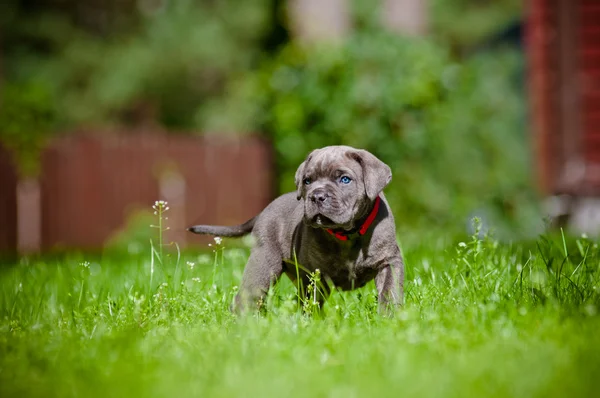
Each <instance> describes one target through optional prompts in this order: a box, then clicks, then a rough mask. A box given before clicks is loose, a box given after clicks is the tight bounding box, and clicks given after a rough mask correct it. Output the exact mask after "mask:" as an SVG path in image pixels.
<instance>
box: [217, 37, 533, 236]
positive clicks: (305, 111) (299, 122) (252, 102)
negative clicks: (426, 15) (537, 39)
mask: <svg viewBox="0 0 600 398" xmlns="http://www.w3.org/2000/svg"><path fill="white" fill-rule="evenodd" d="M521 62H522V59H521V56H520V55H519V54H517V53H515V52H513V51H504V52H500V53H494V54H490V55H481V56H477V57H473V58H471V59H468V60H466V61H465V62H463V63H458V62H456V61H453V60H452V59H451V58H450V57H449V55H448V54H447V52H446V51H444V50H443V49H442V48H441V47H439V46H437V45H435V44H433V43H432V42H431V41H429V40H427V39H415V38H402V37H398V36H396V35H393V34H389V33H385V32H381V31H366V32H359V33H357V34H356V35H355V36H353V37H351V38H350V39H349V40H347V41H346V42H345V43H344V44H343V45H340V46H331V47H300V46H297V45H294V44H291V45H289V46H288V47H286V48H284V49H283V51H282V52H281V53H280V54H279V56H278V57H277V58H276V59H275V60H274V61H273V62H270V63H268V64H267V65H265V66H264V67H263V68H262V69H261V70H260V71H258V72H257V73H255V74H253V75H251V76H249V77H247V78H246V80H240V81H237V82H236V83H235V84H234V86H233V88H232V91H234V92H237V94H238V95H237V97H236V96H233V97H231V98H230V99H229V101H228V102H227V103H225V104H224V105H223V106H222V107H221V109H222V111H224V112H225V111H227V110H231V109H233V110H234V111H230V112H229V113H227V117H228V121H229V122H230V123H232V124H234V125H235V127H236V128H237V129H250V130H255V129H258V130H263V131H267V132H268V133H269V134H270V135H271V137H272V138H273V141H274V144H275V150H276V154H277V161H278V166H279V170H280V189H281V191H288V190H292V189H293V188H294V187H293V181H294V178H293V176H294V172H295V169H296V167H297V165H298V164H300V162H301V161H302V160H303V159H304V157H305V156H306V155H307V153H308V152H309V151H310V150H312V149H314V148H318V147H322V146H325V145H334V144H348V145H352V146H356V147H360V148H365V149H367V150H370V151H372V152H373V153H375V154H376V155H377V156H379V157H380V158H381V159H382V160H384V161H385V162H386V163H388V164H389V165H390V166H391V167H392V171H393V175H394V177H393V181H392V184H391V185H390V187H389V188H388V189H387V190H386V194H387V195H388V197H389V198H391V200H392V202H393V206H394V208H395V209H397V211H398V212H399V213H398V218H399V219H400V220H402V222H403V223H406V222H408V223H414V222H415V221H416V220H424V221H425V222H426V223H432V222H434V223H437V224H440V225H458V224H460V223H461V221H460V220H464V218H463V217H465V216H466V214H467V213H468V212H470V211H474V210H481V211H485V212H486V213H490V214H491V215H490V217H493V216H495V215H502V216H508V218H509V219H513V220H516V219H523V217H524V214H533V213H531V207H530V206H529V204H530V203H531V202H530V201H531V199H532V195H531V193H530V188H529V187H530V185H531V181H530V175H529V170H530V167H529V165H528V163H527V159H528V158H529V150H528V147H527V141H526V139H525V134H524V123H523V120H524V109H525V105H524V101H523V96H522V92H521V89H520V87H518V81H517V78H518V72H519V70H520V67H521ZM528 221H529V220H528Z"/></svg>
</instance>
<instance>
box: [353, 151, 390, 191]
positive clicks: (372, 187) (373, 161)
mask: <svg viewBox="0 0 600 398" xmlns="http://www.w3.org/2000/svg"><path fill="white" fill-rule="evenodd" d="M349 156H350V157H351V158H352V159H354V160H356V161H357V162H358V163H359V164H360V165H361V166H362V170H363V178H364V183H365V193H366V194H367V197H368V198H369V199H371V200H374V199H375V198H376V197H377V195H379V193H380V192H381V191H383V188H385V187H386V186H387V185H388V184H389V183H390V181H392V169H390V166H388V165H387V164H385V163H383V162H382V161H381V160H379V159H377V158H376V157H375V155H373V154H372V153H370V152H367V151H365V150H362V149H360V150H357V151H352V152H350V153H349Z"/></svg>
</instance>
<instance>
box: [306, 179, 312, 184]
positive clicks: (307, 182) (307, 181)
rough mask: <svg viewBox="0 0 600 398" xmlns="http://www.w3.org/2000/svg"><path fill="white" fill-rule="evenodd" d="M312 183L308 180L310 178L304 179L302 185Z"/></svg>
mask: <svg viewBox="0 0 600 398" xmlns="http://www.w3.org/2000/svg"><path fill="white" fill-rule="evenodd" d="M311 182H312V181H311V180H310V178H305V179H304V185H310V183H311Z"/></svg>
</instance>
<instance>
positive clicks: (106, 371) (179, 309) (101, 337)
mask: <svg viewBox="0 0 600 398" xmlns="http://www.w3.org/2000/svg"><path fill="white" fill-rule="evenodd" d="M400 238H402V237H401V236H400ZM400 243H401V246H402V249H403V252H404V255H405V260H406V264H407V272H406V275H407V279H406V305H405V307H404V308H403V309H402V310H401V311H399V312H398V313H397V314H396V315H395V316H394V317H391V318H389V317H383V316H380V315H379V314H378V313H377V306H376V292H375V287H374V285H373V284H370V285H368V286H367V287H365V288H363V289H361V290H358V291H355V292H350V293H339V292H335V293H334V294H333V296H332V297H331V298H330V300H329V301H328V302H327V304H326V307H325V311H324V313H323V314H312V315H311V306H310V303H299V302H298V300H297V298H296V296H295V295H294V287H293V286H292V284H291V283H290V282H289V281H288V280H286V279H282V283H280V284H279V285H277V286H276V287H275V288H274V289H272V291H271V294H270V295H269V298H268V300H267V302H266V306H265V307H266V308H265V311H264V312H263V313H262V314H260V315H259V314H254V315H251V316H246V317H243V318H238V317H235V316H233V315H231V314H230V313H229V311H228V305H229V303H230V302H231V299H232V297H233V295H234V294H235V292H236V286H237V284H238V283H239V280H240V277H241V272H242V270H243V266H244V263H245V260H246V258H247V256H248V249H247V248H244V247H241V246H235V244H234V243H233V242H232V241H224V242H223V243H222V244H221V245H215V244H213V245H212V246H211V248H209V251H208V252H207V253H203V254H199V253H184V254H182V255H181V257H180V258H179V257H178V255H177V253H176V252H174V251H173V250H170V251H166V252H165V253H163V254H162V257H161V254H160V250H155V251H154V252H153V251H152V249H148V250H147V251H143V252H142V253H141V254H139V255H133V254H114V253H112V254H111V253H107V254H105V255H104V256H102V257H98V256H92V255H85V254H76V253H70V254H68V255H64V256H60V257H52V258H50V257H40V258H29V259H26V258H24V259H21V260H20V262H19V263H18V264H13V265H11V266H7V267H4V268H3V269H1V270H0V271H1V274H0V300H1V301H0V396H2V397H10V396H15V397H16V396H19V397H23V396H43V397H52V396H56V397H68V396H85V397H93V396H99V397H107V396H110V397H119V396H127V397H131V396H148V397H152V396H156V397H173V396H195V397H236V396H243V397H295V396H302V397H344V398H347V397H367V396H379V397H388V396H389V397H398V396H432V397H446V396H448V397H467V396H473V397H482V396H484V397H535V396H537V397H564V396H569V397H574V396H582V397H586V396H596V394H597V392H598V391H600V316H599V315H598V309H599V305H600V250H599V248H598V245H597V243H596V242H595V241H592V240H590V239H588V238H585V237H583V238H578V239H574V238H573V239H570V238H566V239H565V238H562V236H558V237H556V238H552V239H550V238H545V237H540V238H539V239H537V240H536V241H532V242H523V243H519V244H514V243H513V244H508V243H498V242H496V241H494V240H493V239H490V238H477V237H469V238H465V239H463V241H462V242H460V241H453V242H446V243H444V239H433V238H431V239H429V237H428V238H427V239H425V238H424V239H423V240H422V241H421V242H420V243H419V241H417V240H415V242H412V243H411V242H404V241H403V240H402V239H400ZM156 247H157V246H156V245H155V248H156ZM210 250H213V251H210ZM167 252H168V253H169V254H167ZM152 253H154V256H152ZM152 257H154V261H153V262H152V261H151V258H152ZM161 259H162V260H163V263H164V264H162V265H161V261H160V260H161ZM303 305H304V307H305V308H307V309H308V310H307V311H308V313H305V312H303V311H301V310H299V307H301V306H303Z"/></svg>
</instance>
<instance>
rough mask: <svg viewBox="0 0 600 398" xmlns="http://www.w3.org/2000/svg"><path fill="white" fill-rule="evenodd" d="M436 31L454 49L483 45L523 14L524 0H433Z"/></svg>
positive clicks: (431, 0) (434, 29)
mask: <svg viewBox="0 0 600 398" xmlns="http://www.w3.org/2000/svg"><path fill="white" fill-rule="evenodd" d="M429 2H430V8H429V10H430V21H431V30H432V32H433V34H434V35H435V36H436V37H437V38H438V39H439V40H441V41H443V42H444V43H446V44H448V45H450V46H451V47H453V48H458V49H465V48H468V47H471V46H474V45H477V44H479V43H480V42H481V41H483V40H485V39H487V38H488V37H489V36H490V35H493V34H494V33H495V32H497V31H498V30H500V29H503V28H504V27H505V26H506V25H507V24H509V23H511V22H513V21H515V20H516V19H518V18H519V17H520V16H521V15H522V14H523V5H524V4H525V2H523V1H522V0H488V1H482V0H429Z"/></svg>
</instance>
